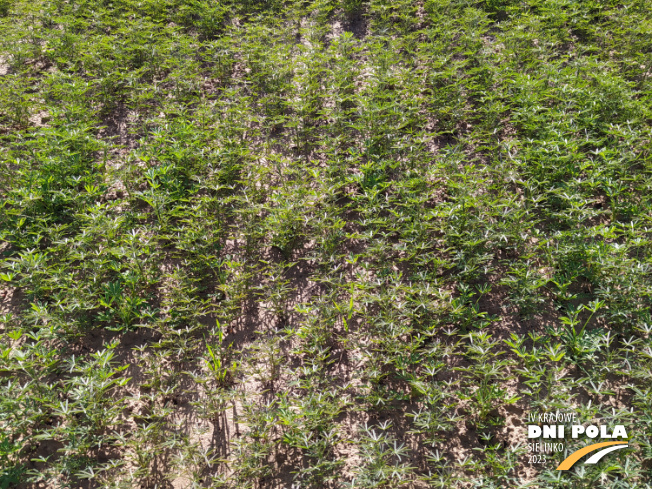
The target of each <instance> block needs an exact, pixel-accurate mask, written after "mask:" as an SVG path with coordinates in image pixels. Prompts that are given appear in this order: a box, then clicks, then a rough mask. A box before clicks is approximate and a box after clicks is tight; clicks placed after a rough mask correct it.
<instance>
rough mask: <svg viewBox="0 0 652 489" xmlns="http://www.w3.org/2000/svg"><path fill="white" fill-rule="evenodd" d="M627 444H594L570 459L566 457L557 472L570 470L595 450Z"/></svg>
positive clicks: (571, 455) (607, 442) (575, 453)
mask: <svg viewBox="0 0 652 489" xmlns="http://www.w3.org/2000/svg"><path fill="white" fill-rule="evenodd" d="M627 443H628V442H626V441H605V442H603V443H594V444H593V445H589V446H588V447H584V448H580V449H579V450H577V451H576V452H573V453H571V454H570V455H569V456H568V457H566V459H565V460H564V461H563V462H562V463H560V464H559V467H557V470H568V469H570V468H571V467H572V466H573V465H574V464H575V462H577V461H578V460H579V459H581V458H582V457H583V456H584V455H586V454H587V453H591V452H593V451H594V450H597V449H598V448H602V447H609V446H611V445H627Z"/></svg>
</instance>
